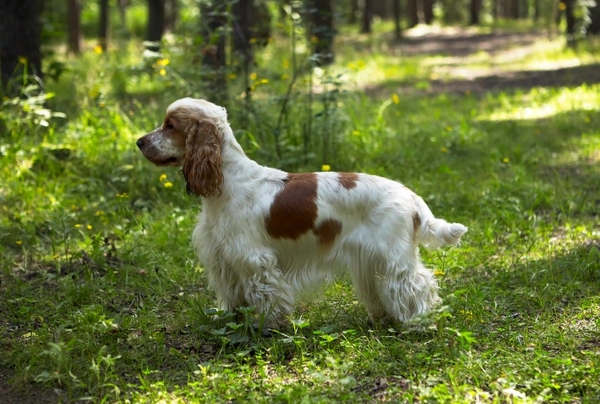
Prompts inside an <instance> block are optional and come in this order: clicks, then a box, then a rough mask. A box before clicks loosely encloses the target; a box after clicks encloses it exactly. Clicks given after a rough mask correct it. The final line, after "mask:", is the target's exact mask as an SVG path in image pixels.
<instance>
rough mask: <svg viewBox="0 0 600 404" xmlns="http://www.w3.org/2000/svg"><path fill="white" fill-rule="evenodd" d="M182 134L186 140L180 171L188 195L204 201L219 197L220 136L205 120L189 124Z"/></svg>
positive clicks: (220, 176) (220, 178) (213, 125)
mask: <svg viewBox="0 0 600 404" xmlns="http://www.w3.org/2000/svg"><path fill="white" fill-rule="evenodd" d="M185 132H186V134H187V139H186V143H185V157H184V160H183V170H182V171H183V176H184V178H185V181H186V183H187V186H186V188H187V192H188V194H194V195H198V196H203V197H205V198H206V197H209V196H213V195H217V196H219V195H221V184H222V183H223V172H222V171H221V165H222V164H223V158H222V156H221V146H222V142H223V138H222V136H221V133H220V132H219V130H218V129H217V127H216V126H215V124H214V123H212V122H210V121H208V120H193V121H192V122H191V123H190V124H189V126H188V127H187V128H186V130H185Z"/></svg>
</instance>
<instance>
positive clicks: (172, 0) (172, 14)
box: [165, 0, 179, 31]
mask: <svg viewBox="0 0 600 404" xmlns="http://www.w3.org/2000/svg"><path fill="white" fill-rule="evenodd" d="M166 6H167V12H166V14H167V17H166V20H167V22H166V24H165V29H166V30H167V31H175V28H176V27H177V23H178V22H179V1H178V0H168V1H167V4H166Z"/></svg>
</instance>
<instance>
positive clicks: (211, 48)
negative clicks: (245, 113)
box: [200, 0, 227, 106]
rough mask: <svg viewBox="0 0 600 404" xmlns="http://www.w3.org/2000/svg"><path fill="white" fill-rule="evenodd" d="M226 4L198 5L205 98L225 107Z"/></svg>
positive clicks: (221, 2) (215, 2)
mask: <svg viewBox="0 0 600 404" xmlns="http://www.w3.org/2000/svg"><path fill="white" fill-rule="evenodd" d="M226 11H227V4H226V2H224V1H221V0H213V1H204V2H202V3H200V35H201V36H202V41H203V45H202V55H203V56H202V65H203V66H204V70H205V71H206V75H205V77H206V80H205V82H206V83H207V85H206V92H207V98H209V99H211V100H214V102H215V103H217V104H219V105H223V106H225V105H227V82H226V80H225V70H226V67H227V66H226V61H227V59H226V55H225V33H226V24H227V14H226Z"/></svg>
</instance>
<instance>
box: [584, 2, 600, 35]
mask: <svg viewBox="0 0 600 404" xmlns="http://www.w3.org/2000/svg"><path fill="white" fill-rule="evenodd" d="M590 19H591V20H592V21H591V22H590V25H589V27H588V29H587V33H588V34H594V35H596V34H599V33H600V4H598V2H596V7H591V8H590Z"/></svg>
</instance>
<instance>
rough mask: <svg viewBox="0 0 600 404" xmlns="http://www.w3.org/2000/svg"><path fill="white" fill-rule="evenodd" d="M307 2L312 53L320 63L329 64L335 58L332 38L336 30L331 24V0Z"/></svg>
mask: <svg viewBox="0 0 600 404" xmlns="http://www.w3.org/2000/svg"><path fill="white" fill-rule="evenodd" d="M309 3H310V6H309V13H310V16H311V24H310V26H311V29H310V34H311V42H312V43H313V54H314V55H317V56H318V59H319V64H320V65H322V66H325V65H329V64H331V63H333V61H334V59H335V58H334V52H333V39H334V38H335V34H336V31H335V28H334V26H333V6H332V4H331V0H310V1H309Z"/></svg>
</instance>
